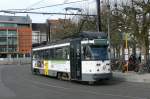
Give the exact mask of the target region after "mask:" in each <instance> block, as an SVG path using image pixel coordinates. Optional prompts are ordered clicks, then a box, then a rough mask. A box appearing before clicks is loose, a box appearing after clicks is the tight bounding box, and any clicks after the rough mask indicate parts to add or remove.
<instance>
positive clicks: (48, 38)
mask: <svg viewBox="0 0 150 99" xmlns="http://www.w3.org/2000/svg"><path fill="white" fill-rule="evenodd" d="M46 25H47V38H46V41H47V42H50V41H51V29H50V23H49V20H47V24H46Z"/></svg>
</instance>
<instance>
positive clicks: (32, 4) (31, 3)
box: [0, 0, 96, 23]
mask: <svg viewBox="0 0 150 99" xmlns="http://www.w3.org/2000/svg"><path fill="white" fill-rule="evenodd" d="M74 1H82V0H1V1H0V10H8V9H26V8H28V9H29V8H38V7H43V6H50V5H55V4H62V3H64V2H65V3H68V2H74ZM95 6H96V5H95V0H88V2H87V1H84V0H83V2H81V3H75V4H67V5H64V6H57V7H50V8H44V9H39V10H33V11H38V12H39V11H41V12H64V13H65V10H64V8H65V7H80V8H85V9H86V10H87V9H91V8H92V9H93V8H95ZM86 7H88V8H86ZM68 13H75V12H68ZM0 15H12V14H6V13H0ZM15 15H16V16H24V15H27V14H15ZM29 16H30V17H31V19H32V22H33V23H38V22H45V21H46V19H57V18H64V16H58V15H34V14H29Z"/></svg>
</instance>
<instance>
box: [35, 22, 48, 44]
mask: <svg viewBox="0 0 150 99" xmlns="http://www.w3.org/2000/svg"><path fill="white" fill-rule="evenodd" d="M45 41H47V27H46V23H32V44H40V43H42V42H45Z"/></svg>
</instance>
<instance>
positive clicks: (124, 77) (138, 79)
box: [113, 71, 150, 83]
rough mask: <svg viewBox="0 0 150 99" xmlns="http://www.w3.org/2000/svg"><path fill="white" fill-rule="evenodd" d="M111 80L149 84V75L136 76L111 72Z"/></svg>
mask: <svg viewBox="0 0 150 99" xmlns="http://www.w3.org/2000/svg"><path fill="white" fill-rule="evenodd" d="M113 79H114V80H119V81H127V82H144V83H150V73H144V74H138V73H136V72H130V71H129V72H127V73H122V72H119V71H114V72H113Z"/></svg>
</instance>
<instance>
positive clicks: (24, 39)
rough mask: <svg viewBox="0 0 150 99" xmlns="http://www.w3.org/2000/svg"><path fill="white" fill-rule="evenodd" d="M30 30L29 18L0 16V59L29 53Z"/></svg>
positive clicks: (30, 46)
mask: <svg viewBox="0 0 150 99" xmlns="http://www.w3.org/2000/svg"><path fill="white" fill-rule="evenodd" d="M31 48H32V28H31V19H30V17H29V16H2V15H1V16H0V58H13V57H19V56H23V55H27V54H30V53H31Z"/></svg>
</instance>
